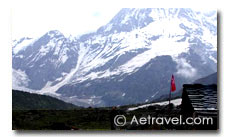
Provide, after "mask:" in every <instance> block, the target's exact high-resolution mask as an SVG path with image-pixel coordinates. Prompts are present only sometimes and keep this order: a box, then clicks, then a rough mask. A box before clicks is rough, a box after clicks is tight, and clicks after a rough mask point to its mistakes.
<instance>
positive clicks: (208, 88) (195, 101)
mask: <svg viewBox="0 0 225 137" xmlns="http://www.w3.org/2000/svg"><path fill="white" fill-rule="evenodd" d="M183 94H185V96H188V103H190V104H191V106H192V108H193V111H194V112H197V113H199V114H201V115H216V114H217V85H201V84H184V85H183ZM183 98H184V97H183ZM183 101H184V99H183ZM184 103H185V102H184Z"/></svg>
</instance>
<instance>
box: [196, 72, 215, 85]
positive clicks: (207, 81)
mask: <svg viewBox="0 0 225 137" xmlns="http://www.w3.org/2000/svg"><path fill="white" fill-rule="evenodd" d="M194 83H196V84H203V85H211V84H217V72H216V73H213V74H211V75H209V76H206V77H204V78H200V79H198V80H196V81H195V82H194Z"/></svg>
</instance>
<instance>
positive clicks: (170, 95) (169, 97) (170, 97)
mask: <svg viewBox="0 0 225 137" xmlns="http://www.w3.org/2000/svg"><path fill="white" fill-rule="evenodd" d="M170 98H171V84H170V94H169V105H170Z"/></svg>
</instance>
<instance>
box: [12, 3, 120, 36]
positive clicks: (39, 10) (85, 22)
mask: <svg viewBox="0 0 225 137" xmlns="http://www.w3.org/2000/svg"><path fill="white" fill-rule="evenodd" d="M106 1H107V0H106ZM95 2H97V1H95ZM103 4H104V3H103ZM104 5H106V4H104ZM120 9H121V8H120V7H113V8H112V7H111V6H110V5H108V6H104V7H103V6H102V5H101V4H100V3H93V2H91V1H86V0H82V1H78V0H55V1H54V0H46V1H45V0H36V1H29V0H28V1H26V0H19V1H14V4H13V6H12V9H11V16H12V24H11V26H12V39H18V38H21V37H24V36H28V37H39V36H41V35H43V34H44V33H46V32H48V31H50V30H59V31H61V32H62V33H63V34H65V35H67V36H69V35H70V34H71V35H73V36H76V35H80V34H84V33H87V32H90V31H95V30H96V29H98V28H99V27H100V26H102V25H105V24H106V23H108V22H109V21H110V20H111V19H112V18H113V17H114V15H116V14H117V13H118V12H119V10H120Z"/></svg>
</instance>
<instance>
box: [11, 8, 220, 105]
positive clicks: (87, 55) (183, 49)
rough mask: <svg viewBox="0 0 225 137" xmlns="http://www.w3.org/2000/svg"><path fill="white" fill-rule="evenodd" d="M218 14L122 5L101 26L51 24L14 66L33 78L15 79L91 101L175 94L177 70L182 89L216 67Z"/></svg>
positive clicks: (43, 90)
mask: <svg viewBox="0 0 225 137" xmlns="http://www.w3.org/2000/svg"><path fill="white" fill-rule="evenodd" d="M216 20H217V17H216V12H210V14H204V13H201V12H196V11H193V10H191V9H122V10H121V11H120V12H119V13H118V14H117V15H116V16H115V17H114V18H113V19H112V20H111V21H110V22H109V23H108V24H106V25H104V26H102V27H100V28H99V29H98V30H97V31H96V32H93V33H89V34H85V35H82V36H80V37H77V38H74V39H72V40H71V39H70V38H65V37H64V36H63V35H62V34H61V33H60V32H58V31H50V32H48V33H47V34H45V35H44V36H43V37H41V38H39V39H38V40H36V41H34V42H33V43H32V44H30V45H29V46H26V47H25V48H22V49H21V50H20V51H19V52H17V53H16V54H15V55H13V69H15V72H18V73H15V74H20V75H22V76H23V78H26V80H22V81H24V82H21V79H19V80H18V78H15V81H17V82H16V83H17V87H21V86H18V85H22V86H23V87H24V88H28V89H31V90H34V91H35V92H38V93H41V94H43V93H44V94H49V95H54V96H55V95H56V96H58V98H61V99H63V100H66V101H69V102H72V103H74V104H79V105H83V106H89V105H93V106H111V105H123V104H129V103H138V102H144V101H146V100H148V101H151V100H154V99H156V98H159V97H160V96H163V95H167V94H168V91H169V82H170V77H171V75H172V74H174V75H175V80H176V83H177V87H178V88H177V89H178V90H179V88H181V87H182V84H183V83H192V82H193V81H194V80H196V79H198V78H202V77H204V76H207V75H209V74H212V73H214V72H216V70H217V43H216V41H217V26H216V25H217V22H216ZM59 41H61V42H62V44H60V43H59ZM37 43H41V44H37ZM49 43H50V44H49ZM35 45H36V46H35ZM15 47H17V46H14V47H13V49H14V48H15ZM33 47H35V48H33ZM46 49H50V50H46ZM56 49H60V50H61V51H62V52H59V51H58V50H56ZM67 49H68V50H67ZM43 51H44V53H43V54H40V53H42V52H43ZM45 51H48V52H45ZM63 51H64V52H63ZM65 51H67V52H65ZM53 53H56V54H53ZM59 53H67V54H65V55H66V56H62V55H61V54H59ZM40 55H41V56H40ZM63 55H64V54H63ZM39 56H40V57H39ZM61 58H64V59H63V60H66V61H63V60H62V59H61ZM65 58H66V59H65ZM56 64H59V65H56ZM40 66H41V67H40Z"/></svg>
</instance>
